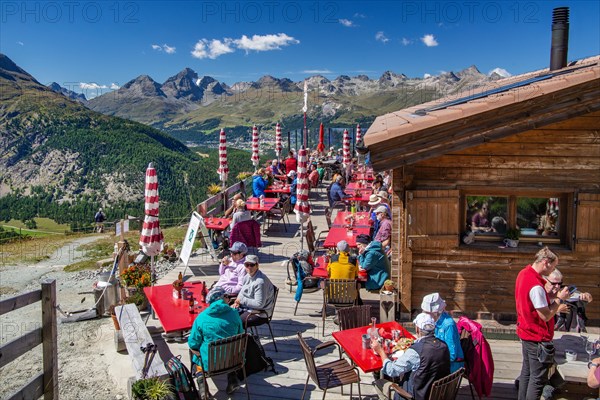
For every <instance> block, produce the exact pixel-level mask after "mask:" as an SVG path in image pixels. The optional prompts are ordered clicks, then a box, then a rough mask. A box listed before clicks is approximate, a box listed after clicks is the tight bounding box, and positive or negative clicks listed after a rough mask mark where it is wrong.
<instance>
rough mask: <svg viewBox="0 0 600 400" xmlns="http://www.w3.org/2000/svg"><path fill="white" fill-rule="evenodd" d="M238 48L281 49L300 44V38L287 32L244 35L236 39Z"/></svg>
mask: <svg viewBox="0 0 600 400" xmlns="http://www.w3.org/2000/svg"><path fill="white" fill-rule="evenodd" d="M234 42H235V44H236V46H237V48H238V49H240V50H245V51H246V52H248V51H270V50H280V49H281V47H282V46H289V45H290V44H298V43H300V41H299V40H296V39H294V38H293V37H291V36H288V35H286V34H285V33H278V34H277V35H262V36H261V35H253V36H252V38H249V37H247V36H246V35H242V37H241V38H240V39H237V40H235V41H234Z"/></svg>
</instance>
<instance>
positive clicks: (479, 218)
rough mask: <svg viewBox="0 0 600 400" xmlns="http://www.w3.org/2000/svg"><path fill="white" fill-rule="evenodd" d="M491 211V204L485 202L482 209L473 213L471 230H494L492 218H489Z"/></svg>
mask: <svg viewBox="0 0 600 400" xmlns="http://www.w3.org/2000/svg"><path fill="white" fill-rule="evenodd" d="M489 213H490V206H489V204H488V203H483V205H482V206H481V210H479V211H477V212H476V213H475V214H473V217H472V218H471V232H490V231H491V230H492V228H491V226H490V220H489V219H488V215H489Z"/></svg>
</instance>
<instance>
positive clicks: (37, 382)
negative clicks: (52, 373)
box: [7, 372, 44, 400]
mask: <svg viewBox="0 0 600 400" xmlns="http://www.w3.org/2000/svg"><path fill="white" fill-rule="evenodd" d="M43 394H44V374H43V373H41V372H40V373H39V374H38V375H36V376H34V377H33V378H31V379H30V380H29V382H27V383H26V384H25V386H23V387H22V388H21V389H20V390H19V391H18V392H16V393H13V394H12V395H11V396H9V397H8V399H7V400H31V399H39V398H40V397H42V395H43Z"/></svg>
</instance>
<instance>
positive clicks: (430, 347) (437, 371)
mask: <svg viewBox="0 0 600 400" xmlns="http://www.w3.org/2000/svg"><path fill="white" fill-rule="evenodd" d="M413 323H414V324H415V329H416V332H417V333H416V335H415V336H416V340H415V342H414V343H413V344H412V346H410V347H409V348H408V349H406V351H405V352H404V354H402V355H401V356H400V357H398V358H397V359H396V360H394V361H392V360H391V359H390V358H388V356H387V354H385V351H383V349H382V347H381V343H379V341H378V340H371V348H372V349H373V351H374V352H375V353H377V354H379V356H380V357H381V359H382V360H383V368H381V372H383V373H384V374H385V375H387V376H389V377H392V378H401V382H402V388H403V389H404V390H406V391H407V392H408V393H410V394H411V395H412V396H413V398H415V399H429V392H431V386H432V385H433V382H435V381H437V380H438V379H441V378H444V377H446V376H448V375H450V356H449V353H448V346H446V343H444V342H443V341H442V340H440V339H438V338H436V337H435V336H434V334H433V331H434V329H435V321H434V320H433V318H431V316H430V315H428V314H426V313H421V314H419V315H417V317H416V318H415V320H414V321H413ZM390 384H391V382H388V381H386V380H384V379H378V380H376V381H375V387H376V389H377V391H378V392H383V395H384V396H386V397H387V393H388V385H390ZM380 394H381V393H380ZM394 399H395V400H399V399H401V397H400V395H398V394H397V393H394Z"/></svg>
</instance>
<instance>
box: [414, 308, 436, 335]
mask: <svg viewBox="0 0 600 400" xmlns="http://www.w3.org/2000/svg"><path fill="white" fill-rule="evenodd" d="M413 323H414V324H415V326H416V327H417V328H419V329H420V330H422V331H426V332H433V331H434V330H435V321H434V320H433V317H432V316H431V315H429V314H427V313H424V312H423V313H421V314H419V315H417V317H416V318H415V319H414V321H413Z"/></svg>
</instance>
